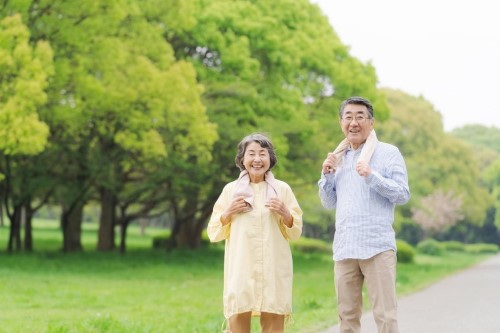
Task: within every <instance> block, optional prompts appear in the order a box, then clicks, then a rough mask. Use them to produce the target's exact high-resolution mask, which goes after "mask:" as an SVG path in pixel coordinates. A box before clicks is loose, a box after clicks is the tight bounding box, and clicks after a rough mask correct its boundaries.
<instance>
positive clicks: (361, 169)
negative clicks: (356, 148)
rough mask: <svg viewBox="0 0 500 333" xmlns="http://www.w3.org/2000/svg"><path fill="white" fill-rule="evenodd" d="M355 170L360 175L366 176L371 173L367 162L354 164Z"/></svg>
mask: <svg viewBox="0 0 500 333" xmlns="http://www.w3.org/2000/svg"><path fill="white" fill-rule="evenodd" d="M356 171H357V172H358V174H359V175H360V176H362V177H368V176H369V175H371V173H372V168H370V165H369V164H368V163H366V162H364V161H362V162H358V163H357V164H356Z"/></svg>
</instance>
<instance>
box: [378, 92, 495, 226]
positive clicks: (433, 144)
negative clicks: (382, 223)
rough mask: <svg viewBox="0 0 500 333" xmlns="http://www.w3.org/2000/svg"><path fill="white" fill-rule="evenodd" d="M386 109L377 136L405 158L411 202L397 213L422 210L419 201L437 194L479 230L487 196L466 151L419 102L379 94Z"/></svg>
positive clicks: (436, 115) (404, 96)
mask: <svg viewBox="0 0 500 333" xmlns="http://www.w3.org/2000/svg"><path fill="white" fill-rule="evenodd" d="M384 92H385V93H386V95H387V100H388V103H389V106H390V108H391V117H390V119H389V120H388V121H387V122H385V123H383V124H380V125H379V126H378V127H377V128H378V129H379V132H380V135H381V137H383V138H387V140H388V141H390V142H392V143H394V144H395V145H396V146H398V147H399V149H400V150H401V151H402V152H403V155H404V156H405V160H406V164H407V168H408V174H409V183H410V188H411V192H412V199H411V201H410V204H409V205H406V207H402V209H403V216H404V217H411V208H412V207H415V208H419V207H422V205H424V203H423V202H421V200H422V198H425V197H427V196H429V195H430V194H432V193H434V192H435V191H437V190H441V191H443V192H444V193H447V192H453V193H455V195H456V196H457V197H460V198H462V205H461V208H460V213H462V214H463V215H464V218H465V219H466V220H467V222H468V223H471V224H475V225H482V223H483V222H484V218H485V214H486V211H487V209H488V207H490V206H491V204H492V200H491V196H490V195H489V194H488V191H487V190H486V188H485V187H483V186H481V175H480V174H479V167H478V164H477V163H476V161H475V160H474V158H473V155H472V151H471V148H470V146H469V145H467V144H465V143H464V142H462V141H461V140H459V139H456V138H455V137H453V136H451V135H449V134H446V133H444V131H443V125H442V120H441V115H440V114H439V113H438V112H437V111H436V110H435V109H434V107H433V106H432V105H431V104H430V103H429V102H428V101H426V100H425V99H424V98H423V97H414V96H410V95H408V94H406V93H404V92H401V91H397V90H391V89H384Z"/></svg>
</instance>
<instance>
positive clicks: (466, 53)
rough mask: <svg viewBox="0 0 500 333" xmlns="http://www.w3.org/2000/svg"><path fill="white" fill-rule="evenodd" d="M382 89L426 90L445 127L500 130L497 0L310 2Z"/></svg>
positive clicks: (319, 0) (412, 93) (425, 95)
mask: <svg viewBox="0 0 500 333" xmlns="http://www.w3.org/2000/svg"><path fill="white" fill-rule="evenodd" d="M311 2H312V3H316V4H318V5H319V6H320V7H321V9H322V10H323V12H324V13H325V15H326V16H328V18H329V20H330V23H331V25H332V26H333V28H334V30H335V31H336V33H337V34H338V35H339V37H340V39H341V41H342V43H343V44H344V45H347V46H348V47H349V48H350V54H351V55H352V56H354V57H356V58H358V59H360V60H361V61H363V62H364V63H366V62H368V61H370V62H371V63H372V64H373V66H374V67H375V69H376V71H377V76H378V79H379V86H380V87H389V88H395V89H400V90H402V91H404V92H406V93H408V94H411V95H414V96H419V95H422V96H423V97H424V98H425V99H426V100H428V101H429V102H431V103H432V104H433V105H434V107H435V109H436V110H437V111H439V112H440V113H441V114H442V115H443V123H444V129H445V130H446V131H449V130H451V129H453V128H456V127H461V126H463V125H465V124H482V125H486V126H488V127H489V126H495V127H497V128H499V129H500V19H499V13H500V11H499V10H498V9H497V8H496V6H497V5H496V3H497V1H495V0H475V1H470V0H458V1H457V0H455V1H451V0H420V1H407V0H378V1H374V0H342V1H337V0H311Z"/></svg>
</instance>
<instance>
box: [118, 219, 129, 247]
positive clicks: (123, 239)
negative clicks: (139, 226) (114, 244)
mask: <svg viewBox="0 0 500 333" xmlns="http://www.w3.org/2000/svg"><path fill="white" fill-rule="evenodd" d="M128 224H129V223H128V222H126V221H122V222H121V223H120V253H122V254H123V253H125V251H126V250H127V228H128Z"/></svg>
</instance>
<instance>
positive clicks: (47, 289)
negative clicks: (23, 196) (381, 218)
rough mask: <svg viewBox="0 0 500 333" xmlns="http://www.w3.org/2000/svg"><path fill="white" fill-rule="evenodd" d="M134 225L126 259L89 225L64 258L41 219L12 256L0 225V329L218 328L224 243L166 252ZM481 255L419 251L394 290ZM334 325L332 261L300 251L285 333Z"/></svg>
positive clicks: (186, 332)
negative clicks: (79, 244) (102, 246)
mask: <svg viewBox="0 0 500 333" xmlns="http://www.w3.org/2000/svg"><path fill="white" fill-rule="evenodd" d="M129 229H130V231H129V233H130V235H129V239H128V244H129V251H128V252H127V254H125V255H120V254H118V253H97V252H96V251H94V248H95V244H96V237H97V236H96V228H95V226H94V225H85V232H84V236H83V242H84V247H85V252H83V253H70V254H64V253H61V252H60V250H59V248H60V246H61V233H60V231H59V230H58V229H57V224H54V223H51V222H47V221H36V223H35V230H34V246H35V252H34V253H21V254H7V253H6V252H5V248H6V244H7V234H8V228H7V227H3V228H0V300H1V301H0V332H1V333H17V332H19V333H46V332H50V333H54V332H57V333H87V332H95V333H106V332H109V333H111V332H112V333H132V332H133V333H142V332H144V333H146V332H151V333H153V332H155V333H165V332H175V333H196V332H200V333H216V332H221V326H222V324H223V321H224V320H223V315H222V281H223V256H224V250H223V244H222V243H221V244H216V245H210V246H209V247H208V248H203V249H200V250H197V251H174V252H170V253H166V252H164V251H163V250H153V249H151V243H152V236H153V235H155V234H158V232H159V231H158V230H154V229H148V230H146V234H144V235H141V234H140V232H139V228H137V227H135V226H132V227H131V228H129ZM484 258H486V255H471V254H467V253H463V252H462V253H452V252H450V253H445V254H444V255H442V256H439V257H429V256H423V255H418V256H417V258H416V262H415V263H414V264H398V283H397V288H398V292H399V293H400V294H401V295H404V294H408V293H411V292H414V291H416V290H419V289H421V288H423V287H425V286H427V285H429V284H430V283H432V282H434V281H437V280H438V279H440V278H442V277H444V276H446V275H449V274H450V273H452V272H455V271H458V270H461V269H463V268H465V267H468V266H470V265H472V264H474V263H477V262H479V261H481V260H483V259H484ZM367 306H368V305H367ZM336 322H337V314H336V303H335V295H334V287H333V263H332V259H331V255H330V254H329V253H304V252H298V251H294V315H293V322H292V323H291V324H290V325H289V326H288V328H287V332H288V333H317V332H319V331H321V330H322V329H325V328H326V327H329V326H331V325H333V324H335V323H336ZM255 324H257V323H255ZM255 328H256V330H255V332H257V331H258V330H257V325H255Z"/></svg>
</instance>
